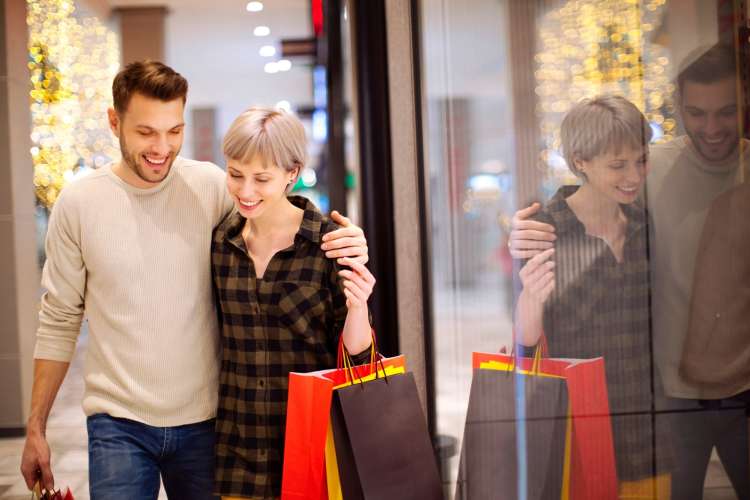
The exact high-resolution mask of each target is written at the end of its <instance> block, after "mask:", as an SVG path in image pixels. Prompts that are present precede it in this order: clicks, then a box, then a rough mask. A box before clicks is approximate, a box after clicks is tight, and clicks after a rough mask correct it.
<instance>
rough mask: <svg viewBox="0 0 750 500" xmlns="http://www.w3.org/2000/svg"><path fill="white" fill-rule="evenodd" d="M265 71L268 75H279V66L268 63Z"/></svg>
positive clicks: (264, 68)
mask: <svg viewBox="0 0 750 500" xmlns="http://www.w3.org/2000/svg"><path fill="white" fill-rule="evenodd" d="M263 71H265V72H266V73H278V72H279V65H278V64H276V63H275V62H269V63H266V65H265V66H263Z"/></svg>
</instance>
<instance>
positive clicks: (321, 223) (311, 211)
mask: <svg viewBox="0 0 750 500" xmlns="http://www.w3.org/2000/svg"><path fill="white" fill-rule="evenodd" d="M288 200H289V201H290V202H291V204H292V205H294V206H295V207H297V208H301V209H302V210H304V213H303V215H302V223H301V224H300V227H299V230H298V231H297V235H296V236H295V238H294V241H295V243H296V242H298V241H299V240H300V238H303V239H306V240H309V241H311V242H312V243H315V244H320V243H321V242H322V238H323V235H324V234H325V233H326V232H327V231H325V228H326V226H328V225H330V221H329V220H328V218H326V217H325V216H324V215H323V214H322V213H321V212H320V210H318V207H316V206H315V204H314V203H313V202H311V201H310V200H308V199H307V198H305V197H303V196H289V197H288ZM246 220H247V219H245V218H244V217H243V216H242V215H241V214H240V213H239V212H238V211H237V210H236V209H235V210H233V211H232V213H230V214H229V215H228V216H227V218H226V220H225V221H224V222H223V223H222V224H220V225H219V227H218V228H217V230H216V231H217V237H218V238H219V239H220V240H224V241H226V242H227V243H230V244H232V245H234V246H235V247H237V248H239V249H240V250H242V251H243V252H246V251H247V249H246V247H245V240H244V239H243V238H242V228H243V227H244V226H245V221H246Z"/></svg>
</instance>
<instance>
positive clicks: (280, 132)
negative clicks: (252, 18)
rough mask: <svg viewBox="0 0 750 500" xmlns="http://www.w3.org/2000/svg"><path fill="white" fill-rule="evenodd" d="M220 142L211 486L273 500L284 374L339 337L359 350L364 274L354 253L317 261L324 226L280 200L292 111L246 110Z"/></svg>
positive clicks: (302, 140)
mask: <svg viewBox="0 0 750 500" xmlns="http://www.w3.org/2000/svg"><path fill="white" fill-rule="evenodd" d="M223 149H224V156H225V157H226V160H227V189H228V191H229V194H230V195H231V197H232V199H233V200H234V204H235V210H234V211H233V212H232V214H230V215H229V216H228V217H227V219H226V220H224V221H223V222H222V223H221V224H220V225H219V226H218V227H217V228H216V230H215V231H214V237H213V243H212V265H213V275H214V286H215V289H216V294H217V299H218V304H219V314H220V318H221V332H222V340H221V341H222V363H221V375H220V394H219V409H218V414H217V421H216V428H217V446H216V456H217V464H216V489H217V492H218V493H219V494H220V495H225V496H227V497H242V498H276V497H278V496H279V495H280V494H281V491H280V490H281V470H282V464H283V445H284V425H285V422H286V400H287V383H288V382H287V381H288V375H289V372H291V371H297V372H309V371H315V370H321V369H325V368H334V367H335V364H336V351H337V346H338V341H339V336H343V343H344V346H345V347H346V349H347V350H348V351H349V352H350V353H355V354H358V355H359V356H355V362H362V361H364V360H365V359H367V358H368V356H369V348H370V345H371V329H370V321H369V313H368V308H367V299H368V297H369V296H370V293H371V292H372V289H373V286H374V284H375V279H374V278H373V276H372V274H370V272H369V271H368V270H367V268H366V267H365V266H364V265H362V264H360V263H358V262H356V261H354V260H351V259H344V260H343V261H342V263H343V264H344V265H346V266H348V267H349V269H346V268H344V267H340V266H339V265H338V264H337V262H336V261H333V260H329V259H327V258H326V257H325V255H324V253H323V251H322V250H321V249H320V244H321V241H322V240H321V238H322V237H323V235H324V234H326V233H327V232H329V231H331V230H334V229H336V226H335V224H333V223H332V222H331V221H329V220H328V219H327V218H326V217H324V216H323V215H322V214H321V213H320V212H319V211H318V209H317V208H316V207H315V206H314V205H313V204H312V203H311V202H310V201H309V200H307V199H305V198H303V197H300V196H288V193H289V191H290V190H291V188H292V186H294V184H295V182H296V180H297V177H298V176H299V174H300V171H301V169H302V168H304V165H305V158H306V151H307V140H306V137H305V130H304V128H303V126H302V123H301V122H300V121H299V120H298V119H297V118H296V117H294V116H293V115H291V114H289V113H284V112H281V111H276V110H272V109H263V108H251V109H249V110H247V111H245V112H244V113H242V114H241V115H240V116H239V117H238V118H237V119H236V120H235V121H234V123H232V125H231V127H230V128H229V131H228V132H227V134H226V136H225V138H224V144H223ZM363 358H364V359H363Z"/></svg>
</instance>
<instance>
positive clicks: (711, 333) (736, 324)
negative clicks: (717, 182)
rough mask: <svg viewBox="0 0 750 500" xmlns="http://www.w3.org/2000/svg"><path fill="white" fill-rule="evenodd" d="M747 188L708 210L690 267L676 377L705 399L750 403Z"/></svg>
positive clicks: (749, 198) (746, 185)
mask: <svg viewBox="0 0 750 500" xmlns="http://www.w3.org/2000/svg"><path fill="white" fill-rule="evenodd" d="M748 214H750V183H747V181H746V182H745V183H743V184H742V185H741V186H738V187H736V188H733V189H730V190H729V191H727V192H726V193H724V194H722V195H721V196H719V197H718V198H716V201H714V202H713V204H712V205H711V210H710V211H709V213H708V216H707V217H706V223H705V224H704V225H703V234H702V236H701V240H700V245H699V247H698V253H697V255H696V261H695V273H694V277H693V293H692V296H691V303H690V322H689V323H688V332H687V337H686V339H685V345H684V348H683V351H682V364H681V366H680V368H681V370H680V373H681V375H682V376H683V378H684V379H685V380H688V381H690V382H691V383H694V384H697V385H699V386H700V387H701V392H702V393H703V394H704V395H705V397H708V396H711V399H721V398H727V397H734V398H736V399H743V400H744V401H746V402H750V286H748V284H750V259H748V256H749V255H750V224H748V223H747V217H748Z"/></svg>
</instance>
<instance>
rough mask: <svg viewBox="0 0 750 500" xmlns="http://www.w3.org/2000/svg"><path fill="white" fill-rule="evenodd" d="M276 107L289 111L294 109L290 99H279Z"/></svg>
mask: <svg viewBox="0 0 750 500" xmlns="http://www.w3.org/2000/svg"><path fill="white" fill-rule="evenodd" d="M276 109H281V110H284V111H286V112H287V113H288V112H290V111H291V110H292V105H291V103H290V102H289V101H279V102H277V103H276Z"/></svg>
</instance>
